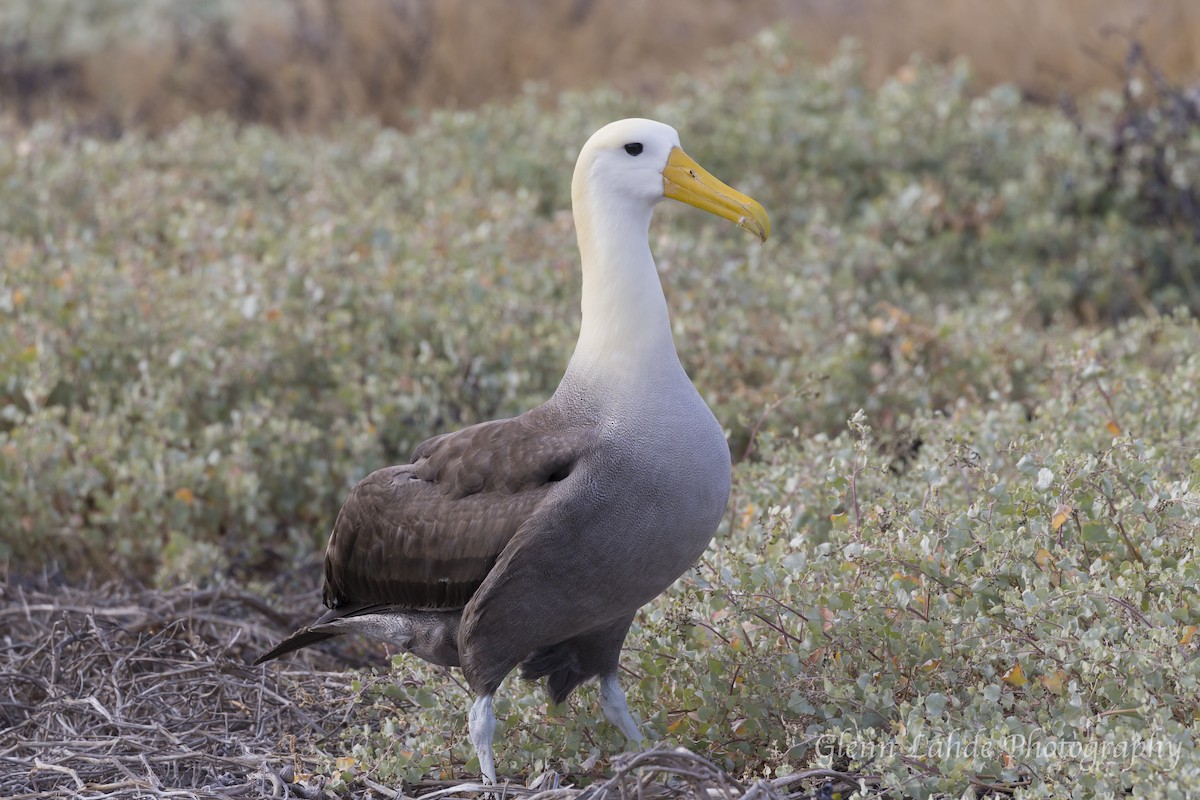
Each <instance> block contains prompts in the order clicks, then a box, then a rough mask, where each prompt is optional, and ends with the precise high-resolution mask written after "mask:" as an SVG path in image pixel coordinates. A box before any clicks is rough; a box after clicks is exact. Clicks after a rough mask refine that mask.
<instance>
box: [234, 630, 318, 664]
mask: <svg viewBox="0 0 1200 800" xmlns="http://www.w3.org/2000/svg"><path fill="white" fill-rule="evenodd" d="M337 635H338V634H337V633H330V632H328V631H314V630H313V629H312V628H301V629H300V630H298V631H296V632H295V633H293V634H292V635H291V636H289V637H288V638H286V639H284V640H283V641H282V642H280V643H279V644H277V645H275V646H274V647H272V648H271V649H270V650H268V651H267V652H265V653H263V654H262V655H261V656H259V657H258V658H256V659H254V666H256V667H257V666H258V665H259V664H262V663H263V662H265V661H270V660H272V659H275V658H279V657H280V656H282V655H287V654H288V653H290V652H292V651H293V650H299V649H300V648H302V647H308V646H309V645H312V644H316V643H317V642H323V641H325V640H326V639H332V638H333V637H334V636H337Z"/></svg>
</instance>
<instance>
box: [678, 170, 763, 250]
mask: <svg viewBox="0 0 1200 800" xmlns="http://www.w3.org/2000/svg"><path fill="white" fill-rule="evenodd" d="M663 194H664V195H665V196H667V197H670V198H671V199H672V200H678V201H680V202H681V203H687V204H688V205H689V206H695V207H696V208H700V209H703V210H705V211H707V212H709V213H710V214H716V215H717V216H718V217H724V218H725V219H729V220H733V221H734V222H736V223H737V224H738V225H739V226H741V227H742V228H745V229H746V230H748V231H750V233H753V234H754V235H755V236H757V237H758V238H759V239H761V240H762V241H764V242H765V241H766V240H767V237H768V236H770V235H771V221H770V220H769V219H767V212H766V209H764V208H763V207H762V206H761V205H759V203H758V201H757V200H754V199H753V198H750V197H747V196H746V195H744V194H742V193H741V192H739V191H737V190H736V189H731V188H730V187H728V186H726V185H725V184H723V183H721V181H719V180H717V179H716V178H714V177H713V176H712V175H710V174H709V173H708V171H707V170H706V169H704V167H702V166H700V165H699V164H697V163H696V162H695V161H694V160H693V159H692V157H691V156H689V155H688V154H687V153H685V152H683V151H682V150H681V149H679V148H678V147H676V148H673V149H672V150H671V155H670V157H669V158H668V159H667V166H666V168H665V169H664V170H663Z"/></svg>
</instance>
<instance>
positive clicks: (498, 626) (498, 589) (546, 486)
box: [255, 120, 769, 782]
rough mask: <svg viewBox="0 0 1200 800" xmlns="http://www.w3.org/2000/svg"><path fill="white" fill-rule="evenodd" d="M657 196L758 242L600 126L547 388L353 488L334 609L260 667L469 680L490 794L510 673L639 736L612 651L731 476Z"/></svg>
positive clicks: (662, 163)
mask: <svg viewBox="0 0 1200 800" xmlns="http://www.w3.org/2000/svg"><path fill="white" fill-rule="evenodd" d="M664 197H673V198H675V199H679V200H682V201H683V202H686V203H690V204H693V205H696V206H698V207H700V208H703V209H705V210H708V211H711V212H713V213H716V214H719V215H720V216H723V217H726V218H728V219H731V220H733V221H735V222H736V223H737V224H739V225H741V226H742V227H744V228H746V229H747V230H750V231H751V232H753V233H755V234H756V235H758V236H760V237H761V238H763V239H765V238H766V236H767V232H768V228H769V226H768V223H767V218H766V213H765V212H764V211H762V207H761V206H759V205H758V204H757V203H755V202H754V201H753V200H751V199H750V198H747V197H745V196H744V195H741V194H739V193H737V192H735V191H734V190H732V189H730V188H729V187H728V186H725V185H724V184H722V183H721V182H720V181H717V180H716V179H715V178H713V177H712V176H711V175H708V173H706V172H704V170H703V169H702V168H701V167H700V166H699V165H698V164H696V163H695V162H694V161H692V160H691V159H690V158H688V157H687V156H686V155H685V154H684V153H683V151H682V150H680V149H679V145H678V136H677V134H676V133H675V131H674V130H673V129H671V128H669V127H667V126H665V125H662V124H661V123H656V122H651V121H649V120H622V121H620V122H616V123H612V124H611V125H608V126H606V127H605V128H603V129H601V130H600V131H598V132H597V133H596V134H595V135H594V136H593V137H592V138H591V139H590V140H589V141H588V143H587V145H585V146H584V148H583V151H582V152H581V153H580V157H579V162H578V163H577V165H576V170H575V177H574V181H573V183H572V203H573V209H574V214H575V222H576V229H577V232H578V236H579V244H580V252H581V255H582V259H583V275H584V283H583V320H582V328H581V331H580V337H579V343H578V345H577V346H576V350H575V354H574V355H573V357H572V359H571V362H570V364H569V365H568V368H567V372H566V374H565V375H564V377H563V380H562V382H561V384H560V385H559V387H558V389H557V391H555V393H554V395H553V396H552V397H551V398H550V399H549V400H548V401H547V402H546V403H544V404H543V405H541V406H538V407H537V408H534V409H532V410H531V411H528V412H526V413H524V414H522V415H520V416H518V417H514V418H512V419H506V420H496V421H492V422H485V423H482V424H479V425H473V426H471V427H469V428H466V429H463V430H461V431H457V432H455V433H447V434H442V435H440V436H435V437H433V438H432V439H429V440H427V441H426V442H424V443H423V444H421V445H420V446H419V447H417V449H416V451H415V452H414V453H413V457H412V461H411V463H409V464H404V465H401V466H394V467H387V468H385V469H381V470H378V471H376V472H373V473H371V474H370V475H368V476H367V477H366V478H364V479H363V480H362V481H361V482H360V483H359V484H358V485H356V486H355V487H354V488H353V489H352V490H351V492H350V495H349V497H347V499H346V502H345V504H344V505H343V506H342V509H341V512H340V513H339V514H338V517H337V520H336V522H335V523H334V527H333V533H332V535H331V536H330V539H329V546H328V549H327V551H326V555H325V590H324V601H325V605H326V606H327V607H328V609H329V610H328V611H327V612H326V613H325V614H324V615H323V616H321V617H320V618H319V619H318V620H317V622H316V623H314V624H313V625H311V626H309V627H307V628H304V629H302V630H300V631H298V632H297V633H295V634H294V635H293V636H291V637H290V638H288V639H287V640H285V641H284V642H282V643H281V644H280V645H278V646H277V647H275V648H274V649H272V650H271V651H269V652H268V653H265V654H264V655H263V656H262V657H260V658H259V659H258V661H256V662H255V663H261V662H263V661H266V660H269V659H272V658H276V657H278V656H280V655H283V654H284V653H287V652H290V651H291V650H295V649H298V648H300V647H305V646H308V645H310V644H313V643H315V642H317V641H321V640H323V639H326V638H329V637H330V636H335V635H339V634H342V633H360V634H363V635H366V636H369V637H371V638H374V639H378V640H382V641H388V642H391V643H393V644H394V645H396V646H398V647H400V648H401V649H402V650H405V651H407V652H411V653H413V654H414V655H416V656H418V657H420V658H423V659H424V660H426V661H430V662H432V663H435V664H442V665H445V666H458V667H461V668H462V671H463V673H464V675H465V676H466V679H467V682H468V684H469V685H470V687H471V690H472V691H473V692H474V693H475V694H476V695H477V698H478V699H477V700H476V701H475V704H474V705H473V706H472V709H471V714H470V717H469V720H470V723H469V726H470V734H471V740H472V742H473V743H474V745H475V747H476V750H477V751H478V753H479V757H480V764H481V769H482V771H483V773H484V775H485V777H486V778H487V779H489V780H491V781H493V782H494V780H495V770H494V765H493V757H492V751H491V738H492V733H493V731H494V728H495V717H494V715H493V713H492V695H493V694H494V693H495V691H496V689H497V688H498V687H499V685H500V683H501V681H502V680H503V679H504V678H505V676H506V675H508V674H509V673H510V672H512V671H513V670H514V669H516V668H517V667H520V668H521V672H522V674H523V675H524V676H525V677H527V678H530V679H540V678H545V679H546V682H547V686H548V688H549V691H550V695H551V697H552V699H553V700H554V701H555V702H562V701H563V700H565V699H566V698H567V697H568V696H569V695H570V693H571V692H572V691H573V690H574V689H575V688H576V687H577V686H579V685H580V684H581V683H583V682H584V681H586V680H589V679H590V678H594V677H598V678H600V681H601V692H600V699H601V707H602V709H603V711H604V714H605V716H606V717H607V718H608V719H609V720H610V721H611V722H612V723H613V724H614V725H616V726H617V727H618V728H619V729H620V730H621V731H622V733H624V734H625V736H626V737H627V738H629V739H630V740H632V741H638V740H640V738H641V735H640V733H639V732H638V729H637V725H636V724H635V723H634V721H633V719H632V717H631V716H630V714H629V712H628V710H627V708H626V705H625V697H624V693H623V692H622V691H621V688H620V685H619V683H618V682H617V678H616V675H617V668H618V660H619V657H620V651H621V646H622V644H623V642H624V640H625V636H626V634H627V632H628V630H629V626H630V624H631V622H632V620H633V617H634V614H635V613H636V612H637V609H638V608H640V607H641V606H642V605H643V604H645V603H647V602H648V601H650V600H652V599H653V598H654V597H656V596H657V595H659V594H660V593H661V592H662V591H663V590H664V589H666V588H667V587H668V586H670V585H671V583H672V582H673V581H675V580H676V579H677V578H678V577H679V576H680V575H681V574H682V573H683V572H684V571H685V570H686V569H687V568H688V567H689V566H691V565H692V564H693V563H694V562H695V561H696V559H697V558H699V556H700V554H701V553H702V552H703V551H704V549H705V547H707V545H708V542H709V540H710V539H711V538H712V535H713V532H714V531H715V530H716V528H717V525H718V523H719V521H720V518H721V515H722V514H723V512H724V509H725V504H726V502H727V499H728V496H729V482H730V463H729V450H728V447H727V445H726V442H725V437H724V434H723V433H722V430H721V427H720V425H719V424H718V423H717V421H716V419H715V418H714V417H713V415H712V412H711V411H710V410H709V408H708V406H707V405H706V404H705V403H704V401H703V399H701V397H700V395H699V393H698V392H697V391H696V389H695V387H694V386H693V385H692V382H691V380H690V379H689V378H688V376H687V374H686V373H685V372H684V370H683V367H682V365H681V364H680V362H679V359H678V357H677V355H676V353H675V346H674V341H673V339H672V335H671V328H670V320H669V318H668V316H667V309H666V301H665V299H664V297H663V293H662V287H661V285H660V283H659V279H658V274H657V271H656V270H655V267H654V261H653V259H652V257H651V255H650V249H649V244H648V237H647V228H648V226H649V222H650V216H651V211H652V209H653V207H654V205H655V204H656V203H657V202H659V201H660V200H662V199H663V198H664Z"/></svg>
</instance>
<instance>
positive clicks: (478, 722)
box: [467, 694, 496, 786]
mask: <svg viewBox="0 0 1200 800" xmlns="http://www.w3.org/2000/svg"><path fill="white" fill-rule="evenodd" d="M467 730H468V731H469V732H470V735H471V744H473V745H475V755H477V756H478V757H479V771H480V772H482V773H483V781H484V783H490V784H492V785H493V786H494V785H495V784H496V756H495V754H494V753H493V752H492V735H493V734H494V733H495V732H496V715H495V714H494V713H493V712H492V696H491V695H490V694H484V695H480V696H479V697H478V698H476V700H475V703H474V704H473V705H472V706H471V713H470V714H468V715H467Z"/></svg>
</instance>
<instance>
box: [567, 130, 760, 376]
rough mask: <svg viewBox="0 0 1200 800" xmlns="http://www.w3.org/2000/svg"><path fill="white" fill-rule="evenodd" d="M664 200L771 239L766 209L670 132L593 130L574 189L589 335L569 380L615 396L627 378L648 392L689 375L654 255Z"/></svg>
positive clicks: (580, 347)
mask: <svg viewBox="0 0 1200 800" xmlns="http://www.w3.org/2000/svg"><path fill="white" fill-rule="evenodd" d="M667 197H670V198H673V199H676V200H679V201H681V202H684V203H687V204H689V205H693V206H696V207H697V208H701V209H704V210H705V211H709V212H711V213H713V214H717V215H718V216H721V217H725V218H726V219H730V220H733V221H734V222H736V223H737V224H738V225H740V226H741V227H743V228H745V229H746V230H748V231H750V232H751V233H753V234H754V235H756V236H758V237H760V238H761V239H764V240H765V239H766V238H767V234H768V232H769V230H770V224H769V222H768V221H767V214H766V212H765V211H764V210H763V207H762V206H760V205H759V204H758V203H757V202H755V201H754V200H752V199H750V198H749V197H746V195H744V194H741V193H740V192H737V191H735V190H733V189H731V188H729V187H728V186H726V185H725V184H724V183H721V181H719V180H717V179H716V178H714V177H713V176H712V175H710V174H709V173H708V172H706V171H705V170H704V169H703V168H702V167H701V166H700V165H699V164H697V163H696V162H695V161H693V160H692V159H691V158H689V157H688V155H687V154H686V153H684V152H683V150H682V148H680V146H679V134H677V133H676V132H675V129H674V128H672V127H671V126H669V125H664V124H662V123H661V122H654V121H653V120H648V119H623V120H619V121H617V122H613V123H610V124H608V125H605V126H604V127H603V128H601V129H600V130H598V131H596V133H594V134H593V135H592V137H591V138H590V139H588V141H587V144H585V145H584V146H583V149H582V150H581V151H580V153H579V160H578V161H577V162H576V164H575V176H574V179H573V180H572V182H571V201H572V208H573V211H574V214H575V231H576V234H577V235H578V237H579V251H580V255H581V256H582V259H583V326H582V329H581V330H580V334H579V344H578V345H577V346H576V349H575V356H574V358H572V361H571V368H570V369H569V370H568V376H571V377H580V378H581V380H582V381H584V382H588V381H593V380H599V381H601V382H602V383H603V384H604V385H605V386H607V387H608V391H611V390H612V387H613V386H614V385H616V384H617V383H619V382H621V381H624V380H625V379H626V378H636V381H633V382H630V383H629V385H631V386H637V385H642V386H644V385H645V383H644V380H645V376H646V375H648V374H652V375H663V374H667V373H668V372H671V370H672V369H673V370H675V371H678V372H679V374H680V375H683V373H682V370H681V368H680V367H679V359H678V357H677V356H676V355H675V346H674V342H673V340H672V336H671V327H670V321H669V319H668V317H667V306H666V300H665V298H664V297H663V292H662V285H661V284H660V283H659V279H658V272H657V270H656V269H655V267H654V259H653V258H652V257H651V255H650V243H649V227H650V217H651V213H652V212H653V210H654V206H655V205H656V204H657V203H658V202H659V201H661V200H663V199H664V198H667ZM684 378H685V379H686V375H684ZM639 381H640V382H641V383H638V382H639Z"/></svg>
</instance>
